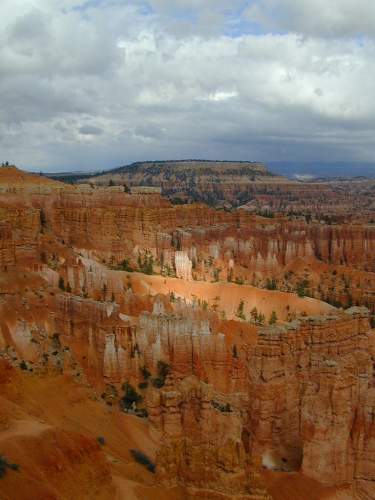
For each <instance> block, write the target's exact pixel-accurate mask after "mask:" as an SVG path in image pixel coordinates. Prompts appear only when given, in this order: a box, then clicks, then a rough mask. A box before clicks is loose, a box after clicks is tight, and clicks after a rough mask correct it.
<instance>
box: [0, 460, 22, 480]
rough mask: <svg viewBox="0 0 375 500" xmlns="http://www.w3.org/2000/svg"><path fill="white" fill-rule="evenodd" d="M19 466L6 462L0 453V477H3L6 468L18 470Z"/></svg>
mask: <svg viewBox="0 0 375 500" xmlns="http://www.w3.org/2000/svg"><path fill="white" fill-rule="evenodd" d="M19 468H20V466H19V465H18V464H12V463H10V462H8V460H7V459H6V458H5V457H4V456H3V455H0V479H2V478H3V477H5V475H6V473H7V471H8V469H10V470H14V471H19Z"/></svg>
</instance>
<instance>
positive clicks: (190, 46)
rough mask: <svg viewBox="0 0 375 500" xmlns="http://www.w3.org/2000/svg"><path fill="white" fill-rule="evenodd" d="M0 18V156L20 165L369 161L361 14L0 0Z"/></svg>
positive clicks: (272, 6) (366, 9) (371, 9)
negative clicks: (193, 159) (179, 160)
mask: <svg viewBox="0 0 375 500" xmlns="http://www.w3.org/2000/svg"><path fill="white" fill-rule="evenodd" d="M328 4H329V5H328ZM228 6H229V7H228ZM312 6H315V7H316V8H315V7H314V8H313V7H312ZM330 6H331V7H332V8H331V7H330ZM333 7H335V8H333ZM0 15H1V19H2V25H1V27H0V96H1V97H0V99H1V106H0V145H1V150H2V154H3V155H4V159H9V160H10V161H15V162H17V163H18V164H19V165H20V166H24V167H32V166H35V167H37V168H38V169H39V168H41V169H51V170H56V169H61V168H66V169H69V168H75V169H77V168H88V169H92V168H98V167H99V168H103V167H106V166H108V167H109V166H113V165H120V164H124V163H126V162H130V161H133V160H137V159H147V158H151V159H155V158H160V159H166V158H183V157H206V158H223V159H231V158H233V159H248V160H258V159H261V160H278V159H282V160H288V159H291V160H292V159H296V160H310V159H314V160H317V159H322V160H325V161H329V160H331V159H334V160H343V159H357V160H372V159H373V156H374V146H373V134H374V129H375V102H374V100H373V82H374V80H375V57H374V55H375V47H374V40H373V30H372V27H373V26H374V25H375V23H374V22H373V20H374V19H373V16H374V15H375V4H374V5H373V3H372V2H370V1H364V0H357V1H356V2H354V0H353V1H352V0H340V1H339V0H337V1H333V2H325V1H324V2H323V0H319V1H317V2H315V3H314V4H313V3H312V2H307V0H306V1H305V0H302V1H300V0H299V1H298V2H297V1H296V0H294V1H292V0H284V1H283V2H280V1H276V0H253V1H251V2H245V1H242V0H238V1H235V2H231V3H230V4H229V3H228V2H226V1H224V0H215V1H214V0H204V1H203V0H191V1H187V0H176V1H175V0H174V1H172V0H150V1H148V2H138V1H137V2H135V1H134V2H131V1H129V2H122V1H121V2H120V1H115V0H101V1H99V0H97V1H93V2H83V1H80V0H63V1H58V0H33V1H32V2H31V1H30V0H3V1H2V2H1V4H0Z"/></svg>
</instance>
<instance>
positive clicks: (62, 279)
mask: <svg viewBox="0 0 375 500" xmlns="http://www.w3.org/2000/svg"><path fill="white" fill-rule="evenodd" d="M59 288H60V290H62V291H63V292H65V281H64V278H63V277H62V276H60V277H59Z"/></svg>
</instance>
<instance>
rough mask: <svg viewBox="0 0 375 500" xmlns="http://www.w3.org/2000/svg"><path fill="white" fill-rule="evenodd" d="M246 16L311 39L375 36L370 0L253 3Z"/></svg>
mask: <svg viewBox="0 0 375 500" xmlns="http://www.w3.org/2000/svg"><path fill="white" fill-rule="evenodd" d="M246 16H247V17H248V19H250V20H252V21H256V22H258V23H260V24H261V25H263V26H265V27H268V28H271V29H276V30H277V29H281V30H286V31H294V32H296V33H304V34H307V35H312V36H324V37H356V36H361V35H362V36H370V37H373V36H375V2H374V1H373V0H314V1H311V0H282V1H281V2H280V0H255V1H254V2H253V3H251V5H250V6H249V7H248V9H247V11H246Z"/></svg>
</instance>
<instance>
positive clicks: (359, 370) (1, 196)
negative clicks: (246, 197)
mask: <svg viewBox="0 0 375 500" xmlns="http://www.w3.org/2000/svg"><path fill="white" fill-rule="evenodd" d="M4 175H5V174H4ZM0 178H1V175H0ZM17 179H18V178H17ZM48 182H49V181H45V182H44V181H43V182H41V183H40V184H38V182H36V181H35V179H34V178H32V181H31V180H29V181H28V178H27V176H26V177H23V176H21V177H20V179H18V180H17V183H15V186H14V187H12V186H11V185H10V184H6V185H5V187H4V189H3V190H2V191H1V193H0V215H1V217H0V219H1V222H0V271H1V272H0V292H1V295H0V358H1V359H0V397H1V394H2V393H4V394H5V395H6V397H7V398H8V399H9V398H10V396H11V395H12V394H13V396H14V398H13V399H12V398H10V400H11V404H9V410H7V411H6V412H4V411H3V412H2V410H0V440H1V432H2V431H1V425H2V422H3V423H4V422H5V423H7V422H8V420H11V415H12V410H13V408H14V405H16V404H19V405H21V408H23V406H22V405H27V404H29V403H28V399H27V397H25V396H22V398H21V397H19V396H17V394H18V393H16V394H15V395H14V393H13V392H12V391H14V390H16V391H17V390H18V389H14V388H13V389H12V388H9V387H7V388H6V389H3V388H2V387H1V384H3V383H5V382H6V380H7V378H8V375H9V373H11V374H13V375H14V373H17V370H18V372H20V373H23V375H24V376H25V377H35V378H33V380H34V381H35V383H36V384H37V383H38V382H37V381H40V380H43V381H44V382H47V381H48V380H52V379H53V380H55V379H56V378H58V379H59V380H61V381H63V380H67V379H69V380H70V381H72V380H74V381H75V382H74V384H76V385H77V386H78V387H80V388H82V387H84V386H87V385H90V386H91V387H92V388H94V389H95V390H96V391H98V394H102V396H103V397H102V398H97V399H100V401H101V402H98V401H97V405H98V407H100V408H101V409H100V410H97V411H98V412H99V413H100V411H104V410H103V408H105V406H104V405H105V403H107V405H108V408H112V411H113V414H114V415H115V416H116V418H119V419H120V417H124V413H123V412H122V413H120V411H119V409H118V405H117V403H118V402H119V400H122V402H123V403H122V404H124V400H123V399H122V398H123V396H124V395H125V396H126V394H125V391H126V387H128V386H127V385H126V384H125V385H123V384H124V382H128V383H130V384H131V385H132V386H133V388H134V389H135V390H136V391H137V393H138V395H139V396H141V398H142V399H140V398H136V399H137V400H138V402H137V401H134V400H133V401H132V402H131V405H130V408H128V407H126V409H127V410H129V411H130V412H132V411H133V407H134V406H137V405H138V410H142V411H143V415H145V414H146V415H147V414H148V420H147V423H145V424H144V425H145V426H150V427H152V429H154V431H155V430H156V431H157V435H158V436H160V440H159V442H158V443H157V446H156V445H155V447H154V449H153V453H154V455H155V456H156V461H157V476H156V478H157V479H156V480H157V481H159V482H160V483H161V484H162V485H163V488H164V490H163V492H165V491H171V488H175V487H177V486H176V485H179V486H180V487H181V488H182V491H183V494H182V496H178V495H177V496H176V498H178V499H180V498H184V495H185V498H186V495H189V496H190V497H194V496H198V497H199V496H200V497H202V496H203V497H204V496H206V497H207V498H230V496H231V495H233V493H235V494H237V495H238V496H239V498H249V499H254V500H255V499H258V500H260V499H267V498H269V496H268V493H267V487H266V484H265V483H264V482H263V479H262V474H261V470H262V469H261V468H262V465H263V467H265V468H267V469H269V470H270V471H275V470H277V471H284V472H285V473H287V472H290V471H293V472H295V474H296V475H299V474H301V473H303V474H305V477H308V478H311V479H313V480H316V481H318V482H319V483H320V484H323V485H326V486H327V487H333V488H336V487H341V486H347V487H348V488H350V491H351V494H352V496H353V497H354V498H361V499H367V498H373V497H374V496H375V490H374V484H375V475H374V470H375V469H374V460H373V457H374V452H375V443H374V439H373V435H375V433H374V429H373V427H374V425H373V420H374V419H373V414H374V406H375V387H374V381H375V377H374V365H373V357H374V355H375V351H374V348H375V345H374V340H373V333H374V332H373V331H372V330H371V328H370V324H369V314H368V312H367V311H366V310H365V309H363V308H361V307H353V308H350V309H348V310H347V311H346V312H344V311H342V310H336V309H334V308H332V307H330V306H328V305H327V304H321V303H319V301H316V300H315V301H314V300H312V299H308V298H303V297H302V295H304V293H305V291H306V288H309V291H310V292H311V293H316V294H319V293H320V294H327V295H328V297H337V296H338V294H340V293H343V294H344V293H346V294H348V293H349V292H352V291H353V290H357V289H358V286H357V285H358V283H359V281H360V282H361V283H362V285H363V288H359V289H358V290H360V291H361V293H359V292H358V294H357V296H356V297H357V299H358V301H359V302H360V303H363V302H361V301H364V300H365V298H366V300H367V298H368V297H371V291H372V289H373V286H374V285H373V279H374V278H373V276H372V275H373V272H374V271H375V261H374V255H375V253H374V246H375V239H374V235H375V231H374V228H373V227H372V226H364V225H354V224H352V225H349V226H341V225H335V226H328V225H322V224H315V223H312V224H305V223H302V222H298V221H289V220H286V219H284V218H274V219H264V218H260V217H257V216H252V215H249V214H247V213H246V212H243V211H237V212H232V213H226V212H223V211H215V210H213V209H210V208H208V207H206V206H204V205H191V206H172V205H171V204H170V203H169V202H168V201H166V200H165V199H163V198H162V197H161V196H160V195H159V194H158V193H151V194H142V193H137V194H128V193H125V192H123V190H122V188H121V187H118V186H114V187H111V188H103V189H100V188H98V189H93V188H91V187H90V186H81V187H78V188H77V187H69V188H66V189H65V188H64V187H62V186H61V185H60V184H56V185H55V184H53V183H52V184H49V183H48ZM135 268H137V269H139V270H141V271H143V274H142V273H136V274H132V272H131V271H132V269H135ZM155 271H156V272H157V273H159V272H160V273H162V274H164V276H152V273H153V272H155ZM319 274H321V275H322V277H323V278H322V279H320V278H319ZM174 275H176V276H177V277H178V279H175V278H172V277H171V276H174ZM349 278H350V280H349ZM267 279H268V280H269V288H271V289H274V288H277V287H281V286H283V287H286V286H287V285H288V286H290V288H291V289H293V287H302V288H303V292H304V293H300V294H299V295H300V297H297V296H296V295H295V294H292V293H285V294H282V293H279V292H278V291H271V290H270V291H264V290H259V289H257V288H255V287H241V286H240V283H241V282H243V281H246V282H252V281H254V284H255V285H257V284H258V285H259V284H262V285H264V283H265V280H267ZM199 280H201V281H199ZM203 280H206V283H204V281H203ZM236 280H237V284H233V283H230V284H229V283H227V281H236ZM241 280H242V281H241ZM300 280H306V281H308V285H306V284H303V286H302V285H301V283H300ZM172 281H173V282H174V285H173V288H172V284H171V283H172ZM207 281H213V283H207ZM319 287H321V288H320V289H319ZM241 289H242V292H241ZM198 290H199V291H198ZM299 291H301V290H299ZM362 292H363V293H362ZM366 293H367V295H366ZM234 295H235V297H234ZM260 295H262V297H261V298H260ZM276 300H278V301H279V302H280V304H278V305H277V307H276V306H275V305H272V301H276ZM371 300H372V299H371V298H369V301H370V304H373V302H371ZM222 301H226V302H227V304H226V306H227V308H223V304H222ZM264 302H268V304H267V307H268V309H267V318H263V319H262V320H260V319H259V316H257V318H256V319H254V318H253V317H252V312H251V310H252V309H254V308H255V306H257V307H259V308H260V307H261V306H260V304H264ZM228 304H229V305H230V307H229V306H228ZM241 304H242V305H241ZM301 304H302V305H301ZM262 307H263V306H262ZM264 307H265V306H264ZM309 307H310V308H311V311H315V313H316V312H317V311H318V312H321V313H322V314H321V316H316V315H315V316H313V317H309V316H307V314H308V312H309V311H310V309H309ZM222 308H223V309H222ZM270 308H276V309H277V317H275V316H274V317H273V318H272V314H270V313H271V310H273V309H270ZM259 312H261V311H260V309H259V310H258V312H257V315H258V313H259ZM273 312H276V311H274V310H273ZM253 313H254V311H253ZM254 314H255V313H254ZM289 316H290V317H294V316H296V317H297V316H298V319H296V320H294V321H289V322H287V321H286V320H287V319H288V318H289ZM227 317H229V318H231V319H230V320H228V319H226V318H227ZM278 319H280V320H282V323H279V322H278ZM289 319H290V318H289ZM265 320H267V321H270V322H271V323H272V322H276V324H275V325H271V326H268V327H265V326H261V323H264V322H265ZM5 365H6V366H7V367H8V368H6V369H5V368H4V366H5ZM13 375H11V376H10V378H12V377H13ZM4 381H5V382H4ZM22 383H24V382H22ZM20 384H21V382H20V380H18V379H17V378H15V379H14V387H16V388H17V387H21V386H20ZM69 387H70V389H69V390H71V386H69ZM55 392H57V391H56V388H54V393H55ZM73 392H74V393H75V391H73ZM26 393H27V391H25V394H26ZM90 394H91V396H88V395H87V394H86V395H85V396H76V397H77V398H78V399H79V398H80V397H81V398H83V399H84V403H85V404H87V405H88V404H90V405H91V403H89V402H88V401H89V399H90V398H93V399H95V395H94V394H93V393H92V392H91V393H90ZM4 397H5V396H4ZM35 397H36V396H35ZM56 397H57V396H56ZM61 397H63V398H65V397H67V396H66V394H62V395H61ZM45 401H48V399H47V398H46V400H45ZM54 401H55V403H56V405H57V406H59V403H58V401H56V400H54ZM90 401H91V399H90ZM44 404H46V402H44ZM110 404H111V405H112V406H109V405H110ZM0 406H1V405H0ZM47 406H48V404H47ZM35 407H36V406H35V404H31V403H30V407H28V411H29V412H31V413H32V412H33V411H34V412H35ZM30 408H31V409H30ZM40 408H42V407H41V406H37V410H38V412H40V413H39V414H43V410H42V409H40ZM90 408H91V406H90ZM50 410H51V409H50ZM17 411H20V412H21V410H17ZM95 411H96V410H95ZM116 412H117V413H116ZM21 413H22V412H21ZM21 413H20V414H21ZM65 413H69V411H68V409H67V408H65V406H64V414H65ZM69 414H70V413H69ZM33 415H34V413H33ZM82 415H83V417H82V418H85V419H86V418H87V415H88V413H87V412H86V413H82ZM34 416H35V415H34ZM54 418H56V416H55V417H54ZM90 418H91V417H90ZM90 418H88V420H90ZM114 418H115V417H114ZM129 419H130V420H129V422H130V423H131V419H135V417H134V416H129ZM52 420H53V419H52V417H51V422H52ZM68 420H69V419H68ZM64 422H65V420H64ZM101 422H102V427H100V428H98V427H96V428H95V429H96V430H95V432H96V433H97V434H96V435H98V433H99V432H100V431H99V430H98V429H103V425H104V427H105V424H103V421H101ZM33 425H34V424H33ZM64 425H66V424H64ZM77 425H78V424H77ZM80 425H82V424H80ZM80 425H79V426H78V427H79V428H80ZM44 430H46V431H47V429H44ZM44 430H43V433H42V434H43V436H44V437H43V438H40V439H41V441H37V443H40V442H43V439H44V438H45V439H46V442H47V443H51V442H56V443H58V445H57V447H58V450H62V455H64V453H66V454H68V455H69V457H70V458H71V462H72V463H73V465H71V464H70V465H69V464H66V463H65V462H64V460H63V458H61V457H62V455H60V452H59V451H56V454H53V453H52V452H51V453H52V454H53V459H51V467H55V466H56V467H57V465H56V464H58V463H60V462H61V463H63V464H65V465H63V466H62V467H65V466H66V467H71V470H72V471H73V472H74V471H78V472H77V473H78V474H82V477H83V478H86V479H84V481H86V482H85V485H90V484H91V485H94V487H95V488H96V489H97V491H99V490H100V488H101V486H100V484H99V483H100V482H98V481H96V480H95V481H92V479H91V476H90V474H91V473H90V472H87V471H94V472H95V473H97V470H98V469H97V467H96V466H95V465H93V462H95V461H96V460H97V461H98V463H100V464H101V463H102V461H103V464H104V465H103V489H104V490H105V491H104V490H103V491H104V492H103V495H104V496H103V498H111V495H112V496H113V492H114V490H113V484H112V483H111V478H110V477H109V475H110V474H111V473H110V471H111V470H112V465H108V463H107V462H106V461H105V460H104V458H103V455H102V454H101V453H100V450H99V448H98V446H97V444H96V443H95V441H93V438H92V436H93V432H94V431H90V436H91V438H88V437H87V436H86V437H79V438H77V434H74V435H71V434H69V433H70V432H73V431H74V429H72V428H69V429H68V431H69V432H68V431H67V432H68V433H67V434H65V433H62V434H61V433H60V432H57V433H54V432H52V431H51V432H52V433H51V434H48V432H46V433H44ZM65 430H66V429H65ZM76 430H77V429H76ZM76 430H75V432H76ZM123 432H125V430H124V429H123ZM120 434H121V433H120ZM94 435H95V434H94ZM117 438H119V439H121V438H120V437H119V435H118V434H116V440H117ZM38 439H39V438H38ZM75 440H77V443H79V446H78V448H80V449H81V448H82V450H83V451H82V452H80V451H79V450H78V448H77V446H76V445H75V444H74V442H75ZM116 440H115V441H116ZM127 446H128V448H129V447H130V445H129V444H127ZM156 447H157V452H156ZM114 449H115V448H114ZM46 450H47V452H48V453H49V452H50V447H49V445H48V446H47V447H46ZM9 451H10V452H12V453H13V452H14V453H16V451H17V450H16V449H15V448H14V449H13V448H11V447H9ZM20 456H21V457H22V456H23V455H22V454H21V455H20ZM34 459H35V461H36V463H39V462H40V460H41V457H40V456H39V455H37V454H36V455H35V457H34ZM80 460H81V461H82V463H83V464H87V469H86V466H83V467H81V466H77V464H76V462H79V461H80ZM127 460H129V457H127ZM68 462H69V461H68ZM69 463H70V462H69ZM79 463H81V462H79ZM74 464H75V465H74ZM47 468H48V467H47ZM82 469H83V470H82ZM69 470H70V469H69ZM124 470H125V468H122V467H120V466H119V469H118V470H117V472H116V473H115V474H114V476H116V475H117V476H118V475H120V477H121V474H123V473H124ZM271 473H272V472H271ZM150 474H151V473H150ZM130 476H131V475H130ZM63 477H65V476H63V475H61V476H60V479H61V478H63ZM67 477H68V476H67ZM131 477H132V476H131ZM69 478H70V476H69V477H68V479H66V478H65V479H66V480H67V481H68V483H69V488H71V489H70V490H69V492H68V496H69V494H70V495H71V496H72V495H73V496H76V497H79V495H80V491H79V489H78V490H77V489H75V486H74V485H73V484H71V483H70V479H69ZM147 480H149V479H147ZM90 481H91V483H90ZM150 481H151V480H150ZM150 484H154V483H151V482H150ZM51 488H52V490H51V491H55V490H54V489H53V488H56V484H55V483H53V484H52V486H51ZM85 488H86V487H85ZM43 491H44V490H43ZM82 491H83V490H82ZM83 493H84V494H83V496H82V498H85V497H86V496H85V495H86V494H87V495H89V494H90V488H89V487H87V488H86V489H85V490H84V492H83ZM143 493H144V492H143ZM143 493H142V494H143ZM154 493H155V492H154V490H152V494H154ZM146 494H147V493H145V495H146ZM151 497H152V496H151ZM171 498H173V497H171Z"/></svg>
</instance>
